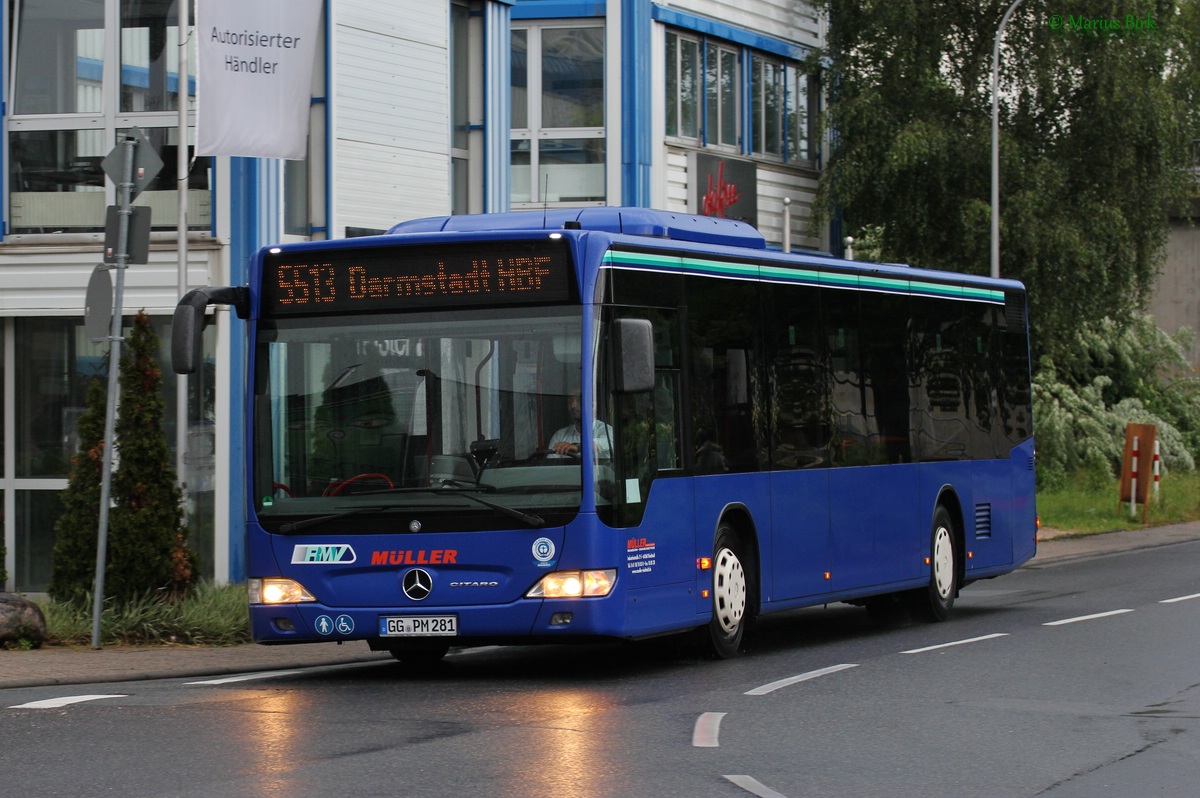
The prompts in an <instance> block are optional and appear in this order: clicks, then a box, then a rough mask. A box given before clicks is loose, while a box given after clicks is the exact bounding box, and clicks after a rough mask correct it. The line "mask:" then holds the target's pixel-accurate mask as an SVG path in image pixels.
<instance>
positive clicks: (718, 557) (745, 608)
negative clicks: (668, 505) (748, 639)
mask: <svg viewBox="0 0 1200 798" xmlns="http://www.w3.org/2000/svg"><path fill="white" fill-rule="evenodd" d="M744 552H745V549H744V547H743V545H742V542H741V540H740V539H739V538H738V535H737V532H736V530H734V528H733V527H732V526H730V525H728V524H726V523H722V524H721V526H720V527H718V528H717V536H716V539H715V540H714V542H713V566H712V574H713V584H712V609H713V614H712V618H711V619H710V620H709V622H708V625H707V626H706V627H704V628H703V630H702V631H703V637H702V638H701V640H702V645H703V649H704V653H705V655H706V656H708V657H710V658H712V659H729V658H730V657H736V656H737V655H738V654H739V653H740V652H741V650H742V645H743V643H744V642H745V636H746V626H747V624H748V623H749V621H750V606H751V605H750V584H751V579H750V576H749V574H748V573H747V571H746V566H745V565H743V562H744V561H745V554H744Z"/></svg>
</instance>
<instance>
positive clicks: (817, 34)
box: [671, 0, 824, 47]
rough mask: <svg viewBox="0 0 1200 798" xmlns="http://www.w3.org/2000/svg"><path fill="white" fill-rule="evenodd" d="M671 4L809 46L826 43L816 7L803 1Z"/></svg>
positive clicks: (703, 0)
mask: <svg viewBox="0 0 1200 798" xmlns="http://www.w3.org/2000/svg"><path fill="white" fill-rule="evenodd" d="M671 6H672V7H673V8H677V9H679V10H680V11H687V12H690V13H692V14H699V15H700V16H704V17H711V18H713V19H718V20H720V21H721V22H724V23H727V24H729V25H736V26H737V27H739V28H745V29H746V30H752V31H758V32H760V33H765V34H767V35H769V36H775V37H778V38H780V39H786V40H788V41H793V42H796V43H798V44H802V45H805V46H807V47H817V46H820V45H821V44H822V42H823V31H824V27H823V23H822V21H821V19H820V18H819V17H818V16H817V11H816V9H815V7H814V6H813V5H811V4H810V3H807V2H801V1H800V0H754V2H746V1H745V0H673V1H672V2H671Z"/></svg>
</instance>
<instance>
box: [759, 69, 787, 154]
mask: <svg viewBox="0 0 1200 798" xmlns="http://www.w3.org/2000/svg"><path fill="white" fill-rule="evenodd" d="M752 63H753V73H752V76H753V77H752V80H751V106H752V108H753V114H754V119H753V121H752V125H753V136H752V137H751V140H752V142H753V147H752V149H753V151H754V152H755V153H757V154H761V155H782V154H783V109H784V95H783V71H784V68H783V65H782V64H778V63H776V62H774V61H768V60H767V59H765V58H758V57H755V58H753V59H752Z"/></svg>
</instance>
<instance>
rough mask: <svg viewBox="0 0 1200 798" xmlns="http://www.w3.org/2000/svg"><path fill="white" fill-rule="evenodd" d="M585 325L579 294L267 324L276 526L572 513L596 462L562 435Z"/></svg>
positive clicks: (270, 507) (257, 412)
mask: <svg viewBox="0 0 1200 798" xmlns="http://www.w3.org/2000/svg"><path fill="white" fill-rule="evenodd" d="M581 325H582V313H581V309H580V307H579V306H578V305H573V306H569V307H539V308H537V309H536V310H533V311H531V310H530V309H529V308H500V309H469V310H461V311H454V312H446V311H441V312H438V313H405V314H372V315H359V316H352V317H347V316H339V317H336V318H334V317H321V318H308V317H306V318H284V319H277V320H274V319H272V320H263V321H261V322H260V326H259V330H258V340H257V344H256V346H257V356H256V358H255V369H256V374H255V406H254V447H255V466H254V485H255V491H256V493H255V504H256V509H257V511H258V517H259V520H260V522H261V523H262V525H263V527H264V528H266V529H267V530H268V531H272V532H279V533H282V534H288V533H290V532H295V531H299V530H300V529H305V528H310V527H314V526H316V525H319V524H322V523H325V522H332V521H334V520H337V519H341V518H346V519H347V520H346V521H345V522H342V523H339V524H338V529H339V531H352V532H358V533H371V532H381V533H382V532H396V531H403V530H404V528H407V527H411V525H413V524H416V525H417V528H415V529H410V531H419V530H420V529H424V530H425V531H472V530H481V529H496V528H513V527H516V528H521V527H526V526H530V527H539V526H543V525H561V524H563V523H565V522H566V521H567V520H569V519H570V518H572V517H574V515H575V514H576V513H577V512H578V510H579V507H580V501H581V497H582V473H581V472H582V468H581V458H580V456H579V454H578V452H577V451H576V452H573V453H568V454H559V453H556V452H555V451H553V449H552V448H551V447H552V446H553V440H554V436H555V434H556V432H557V431H558V430H560V429H562V428H564V427H568V426H570V425H571V423H572V421H573V419H572V412H575V413H576V414H577V413H578V411H577V410H573V408H574V407H575V406H576V403H575V402H573V401H572V398H573V397H572V394H578V391H579V382H580V365H581V352H582V345H581ZM574 420H576V421H577V419H574ZM593 446H594V447H595V448H596V449H597V451H600V450H601V449H602V448H604V447H601V445H600V444H598V443H594V444H593ZM578 448H582V447H578ZM397 510H404V511H405V513H401V514H397V513H396V511H397ZM414 519H415V520H414ZM398 527H399V529H398ZM319 531H326V530H319Z"/></svg>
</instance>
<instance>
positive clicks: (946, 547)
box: [933, 526, 954, 599]
mask: <svg viewBox="0 0 1200 798" xmlns="http://www.w3.org/2000/svg"><path fill="white" fill-rule="evenodd" d="M933 586H934V588H935V589H936V590H937V594H938V596H940V597H941V598H942V599H948V598H950V591H951V590H953V589H954V543H953V541H952V540H951V539H950V530H949V529H947V528H946V527H944V526H940V527H938V528H937V531H936V532H934V533H933Z"/></svg>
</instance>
